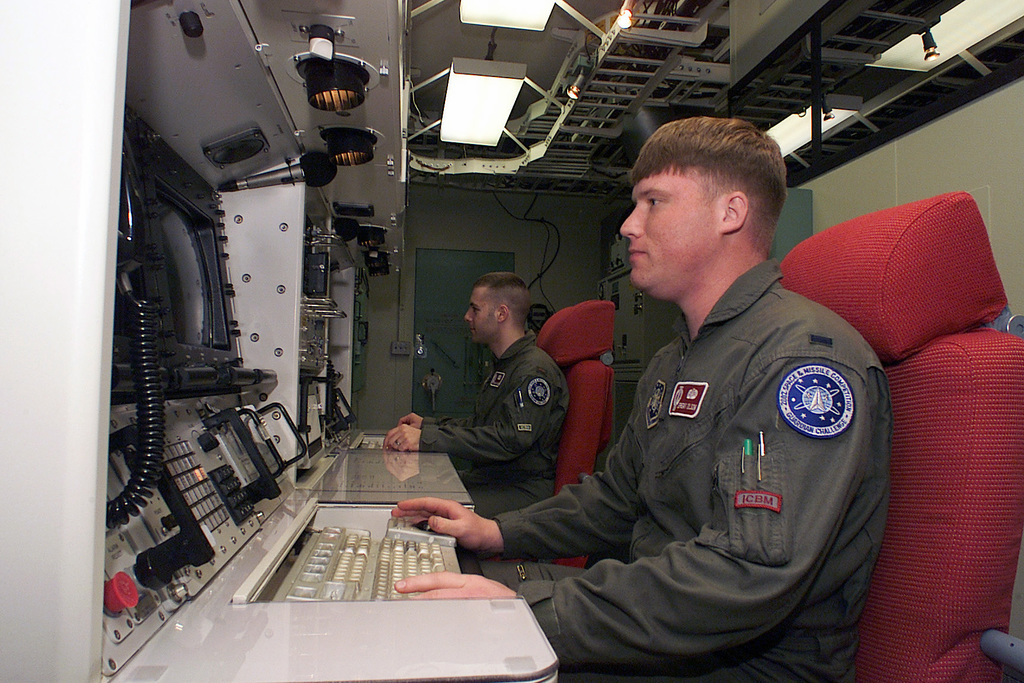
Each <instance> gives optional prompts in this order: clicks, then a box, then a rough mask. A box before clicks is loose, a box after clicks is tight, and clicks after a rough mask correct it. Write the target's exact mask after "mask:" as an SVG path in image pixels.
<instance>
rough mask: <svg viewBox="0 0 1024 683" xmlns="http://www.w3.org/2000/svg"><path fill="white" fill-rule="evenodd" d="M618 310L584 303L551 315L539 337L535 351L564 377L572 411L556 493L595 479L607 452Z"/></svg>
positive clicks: (565, 430) (561, 451)
mask: <svg viewBox="0 0 1024 683" xmlns="http://www.w3.org/2000/svg"><path fill="white" fill-rule="evenodd" d="M614 323H615V305H614V304H612V302H610V301H598V300H591V301H583V302H581V303H578V304H576V305H574V306H569V307H568V308H563V309H561V310H560V311H557V312H556V313H555V314H554V315H552V316H551V317H550V318H549V319H548V321H547V322H546V323H544V326H543V327H542V328H541V331H540V332H539V333H538V334H537V346H539V347H540V348H541V349H543V350H544V351H546V352H547V354H548V355H549V356H551V357H552V358H553V359H554V361H555V362H556V363H558V366H559V367H560V368H562V372H564V373H565V381H566V384H567V385H568V386H569V409H568V411H567V412H566V415H565V422H563V423H562V436H561V439H560V440H559V443H558V462H557V464H556V468H555V493H557V492H558V490H559V489H561V488H562V486H564V485H565V484H573V483H576V482H578V481H579V479H580V476H581V475H585V474H593V472H594V461H595V460H596V458H597V454H598V453H600V452H601V451H602V450H604V447H605V446H607V445H608V440H609V438H610V437H611V428H612V394H613V387H612V375H613V372H612V369H611V367H609V365H607V364H606V363H605V362H604V361H603V360H602V356H605V354H609V355H608V356H606V358H607V359H608V361H609V362H610V353H611V349H612V340H613V330H614Z"/></svg>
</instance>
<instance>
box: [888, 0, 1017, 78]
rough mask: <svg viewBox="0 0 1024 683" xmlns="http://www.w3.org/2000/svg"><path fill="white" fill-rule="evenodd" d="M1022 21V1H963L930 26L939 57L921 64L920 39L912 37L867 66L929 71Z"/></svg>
mask: <svg viewBox="0 0 1024 683" xmlns="http://www.w3.org/2000/svg"><path fill="white" fill-rule="evenodd" d="M1021 17H1024V2H1022V0H964V2H962V3H960V4H959V5H957V6H956V7H954V8H953V9H951V10H949V11H948V12H946V13H945V14H943V15H942V19H941V21H939V23H938V24H936V25H935V26H932V29H931V30H932V35H933V36H934V37H935V42H936V43H937V44H938V50H939V57H938V58H937V59H932V60H930V61H925V59H924V51H923V50H922V49H921V36H920V34H917V33H914V34H912V35H909V36H907V37H906V38H904V39H903V40H901V41H900V42H898V43H896V44H895V45H893V46H892V47H891V48H889V49H888V50H886V51H885V52H883V53H882V54H881V55H879V57H878V59H877V60H876V61H874V62H872V63H871V66H881V67H887V68H890V69H905V70H908V71H930V70H932V69H934V68H935V67H937V66H939V65H940V64H942V63H943V62H946V61H947V60H950V59H952V58H953V57H956V56H957V55H958V54H960V53H961V52H963V51H964V50H967V49H968V48H970V47H972V46H974V45H977V44H978V43H979V42H981V41H982V40H984V39H985V38H988V37H989V36H990V35H992V34H993V33H995V32H996V31H999V30H1000V29H1003V28H1005V27H1006V26H1009V25H1010V24H1011V23H1013V22H1014V21H1017V20H1018V19H1020V18H1021Z"/></svg>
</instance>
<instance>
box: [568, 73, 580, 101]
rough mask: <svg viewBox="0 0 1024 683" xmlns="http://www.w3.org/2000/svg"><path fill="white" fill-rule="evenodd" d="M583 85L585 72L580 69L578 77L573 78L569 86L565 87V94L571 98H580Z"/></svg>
mask: <svg viewBox="0 0 1024 683" xmlns="http://www.w3.org/2000/svg"><path fill="white" fill-rule="evenodd" d="M582 87H583V72H582V71H580V72H579V73H578V74H576V78H574V79H573V81H572V83H571V84H570V85H569V87H568V88H566V89H565V94H566V95H568V96H569V99H570V100H578V99H579V98H580V88H582Z"/></svg>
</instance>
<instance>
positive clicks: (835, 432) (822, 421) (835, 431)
mask: <svg viewBox="0 0 1024 683" xmlns="http://www.w3.org/2000/svg"><path fill="white" fill-rule="evenodd" d="M778 402H779V412H780V413H781V414H782V417H783V419H785V420H786V422H787V423H788V424H789V426H790V427H792V428H793V429H795V430H796V431H798V432H800V433H801V434H804V435H805V436H810V437H813V438H815V439H831V438H832V437H834V436H839V435H840V434H842V433H843V432H844V431H846V428H847V427H849V426H850V423H851V422H853V391H851V389H850V384H849V383H848V382H847V381H846V378H845V377H843V376H842V375H841V374H839V373H838V372H836V371H835V370H833V369H832V368H830V367H828V366H827V365H817V364H811V365H801V366H800V367H798V368H795V369H794V370H792V371H791V372H790V373H789V374H788V375H786V376H785V377H784V378H783V379H782V383H781V384H780V385H779V399H778Z"/></svg>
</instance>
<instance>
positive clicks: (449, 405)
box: [412, 249, 515, 417]
mask: <svg viewBox="0 0 1024 683" xmlns="http://www.w3.org/2000/svg"><path fill="white" fill-rule="evenodd" d="M499 270H502V271H514V270H515V254H513V253H511V252H501V251H460V250H453V249H417V250H416V287H415V288H416V291H415V300H414V303H413V305H414V312H413V324H414V328H413V364H412V409H413V412H415V413H417V414H418V415H423V416H434V417H441V416H447V417H466V416H469V415H472V414H473V405H474V403H475V401H476V394H477V391H478V390H479V388H480V383H481V382H483V380H484V378H485V377H487V376H488V375H489V374H490V372H491V352H490V350H489V349H488V348H487V347H486V346H483V345H480V344H474V343H473V342H472V340H471V339H470V337H469V327H468V326H467V325H466V321H465V320H463V316H465V314H466V309H467V308H468V307H469V296H470V294H471V293H472V291H473V283H474V282H476V280H477V278H479V277H480V276H481V275H483V274H485V273H490V272H492V271H499ZM430 389H434V391H433V392H431V391H430Z"/></svg>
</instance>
